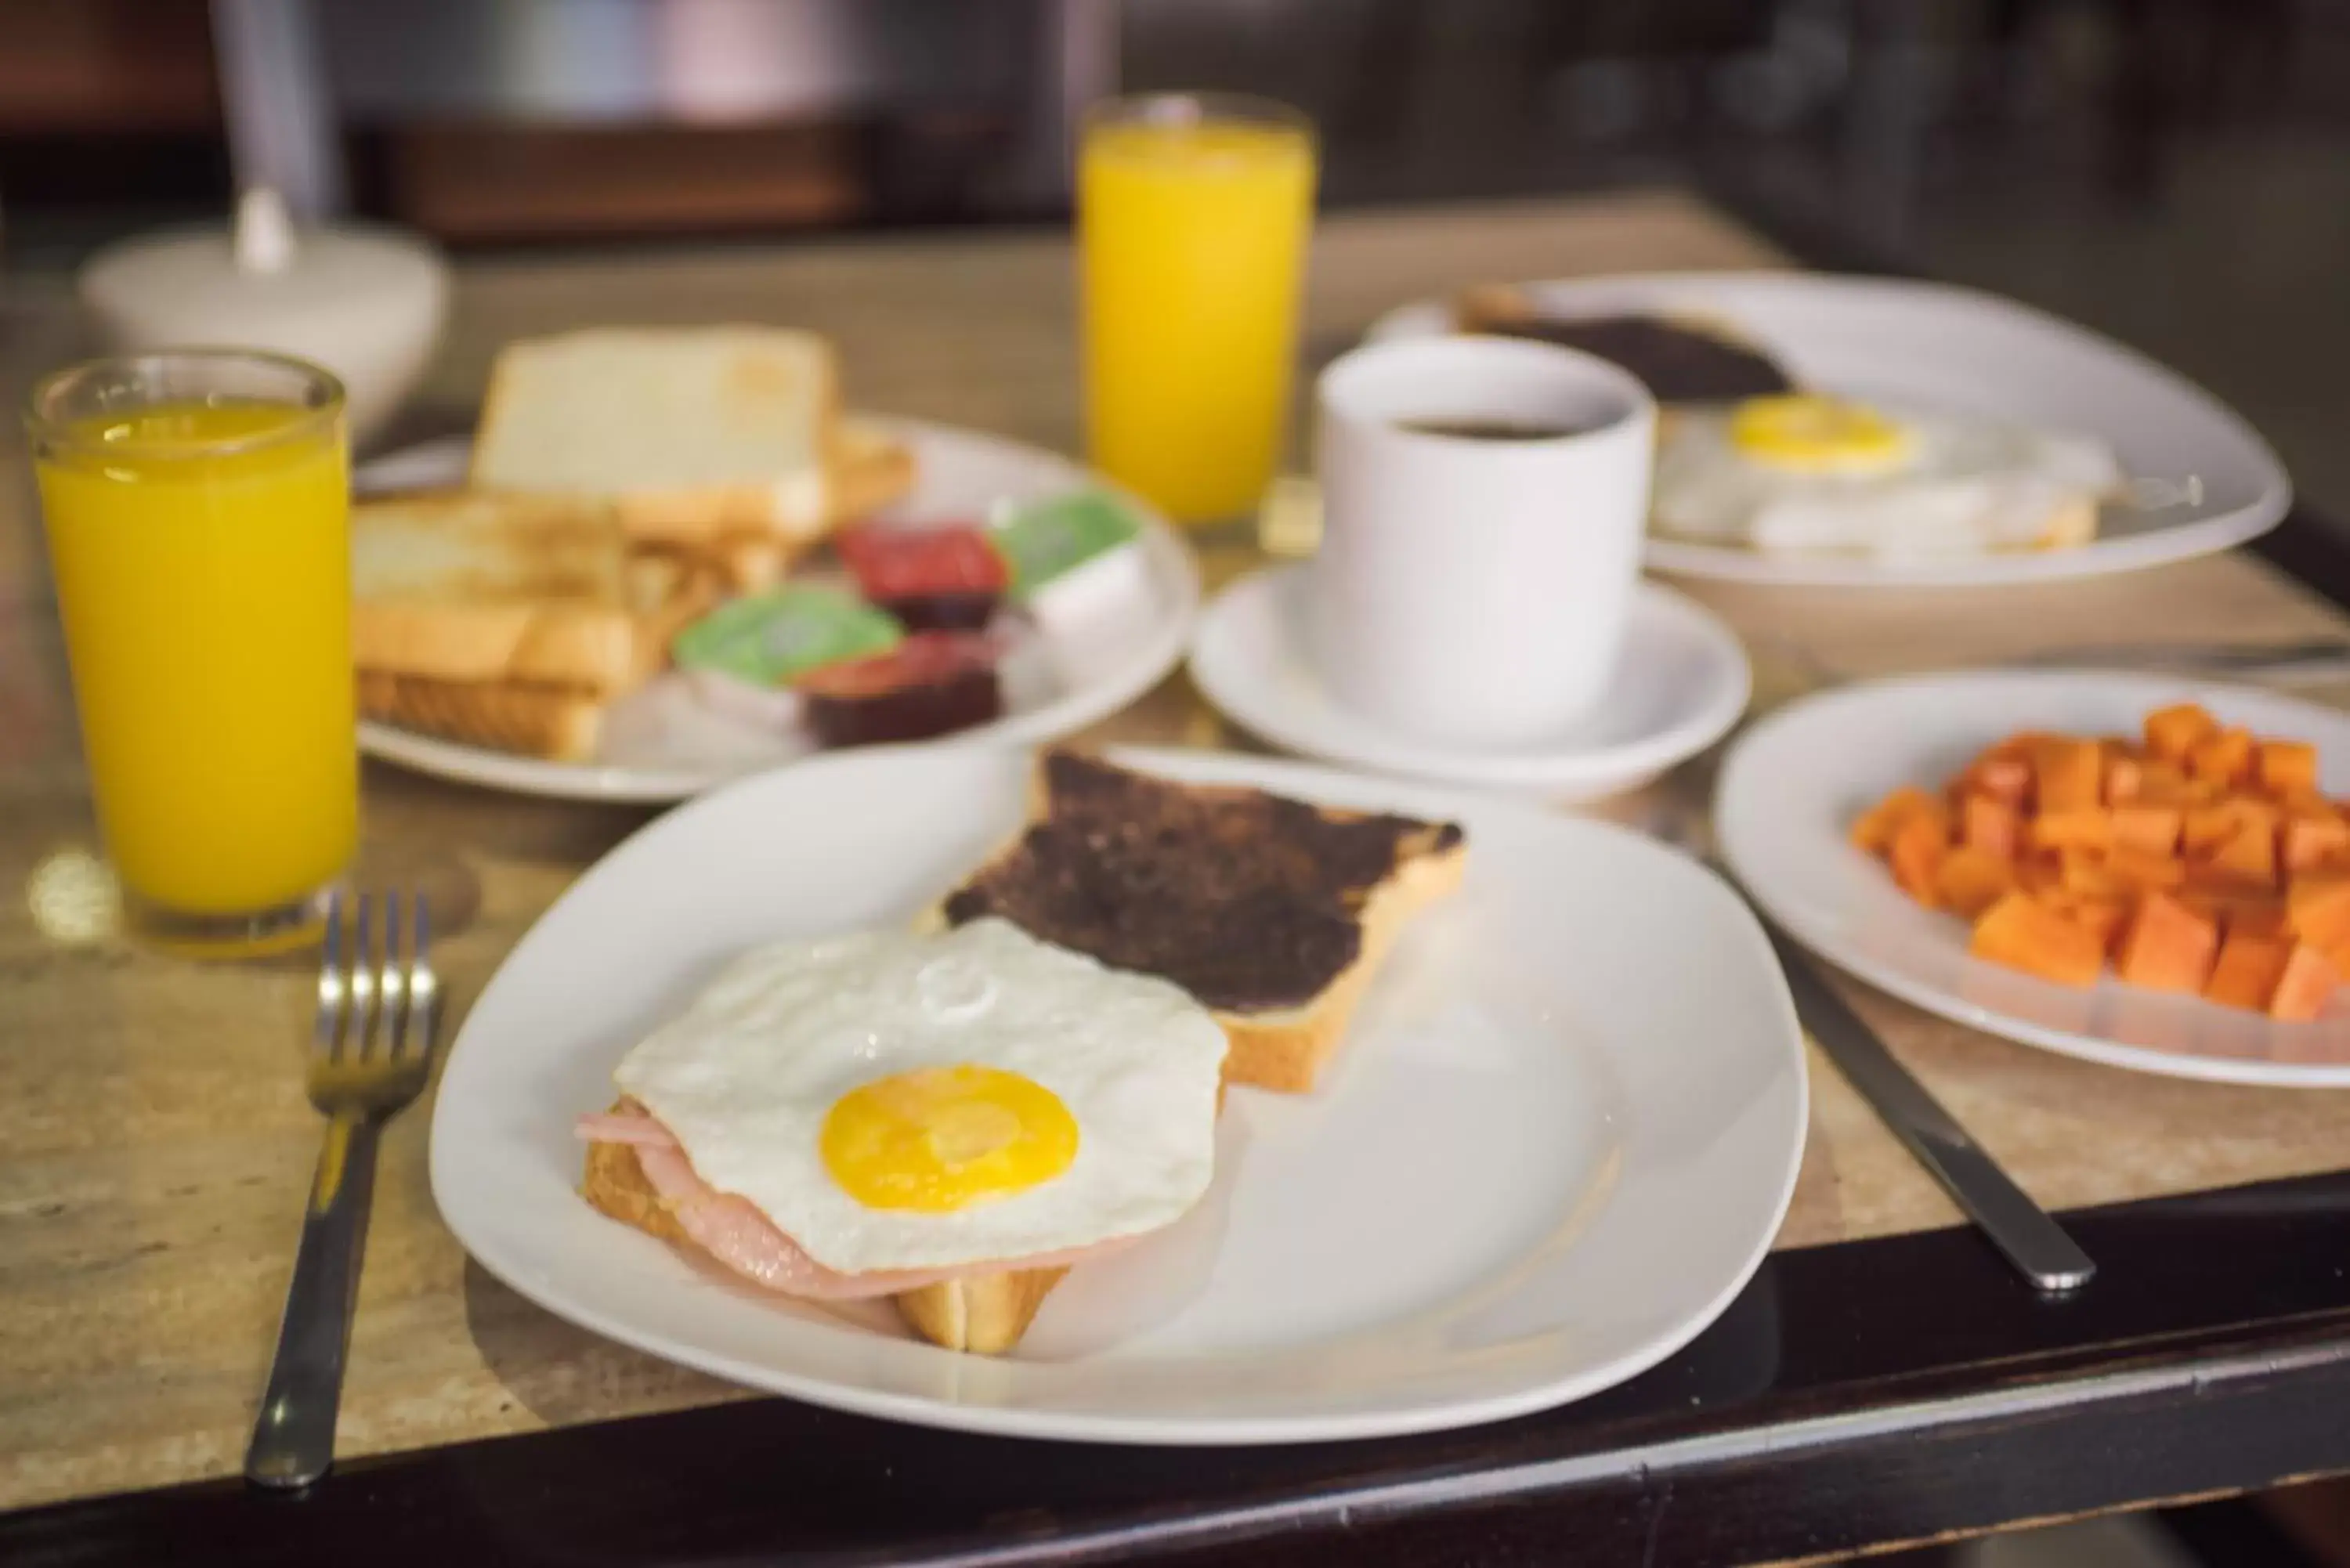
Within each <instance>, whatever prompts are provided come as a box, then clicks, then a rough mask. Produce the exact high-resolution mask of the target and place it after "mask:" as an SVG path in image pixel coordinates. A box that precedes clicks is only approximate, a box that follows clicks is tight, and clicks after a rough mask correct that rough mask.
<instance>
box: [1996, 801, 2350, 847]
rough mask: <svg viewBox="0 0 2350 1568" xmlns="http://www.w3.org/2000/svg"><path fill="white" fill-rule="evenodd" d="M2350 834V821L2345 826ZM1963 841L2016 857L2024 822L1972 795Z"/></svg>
mask: <svg viewBox="0 0 2350 1568" xmlns="http://www.w3.org/2000/svg"><path fill="white" fill-rule="evenodd" d="M2344 833H2345V836H2350V824H2345V825H2344ZM1959 842H1960V843H1961V844H1963V845H1965V846H1967V847H1968V848H1970V849H1979V850H1981V851H1982V852H1983V853H1984V854H1985V855H1990V856H1994V857H1997V858H1999V859H2002V860H2012V859H2014V858H2015V854H2016V851H2017V850H2018V849H2020V848H2022V844H2023V821H2022V818H2021V817H2020V816H2018V815H2016V810H2015V807H2014V806H2013V805H2010V804H2009V803H2008V802H2006V801H2003V800H2002V799H2000V798H1999V797H1998V796H1997V795H1992V794H1969V795H1968V796H1967V797H1966V798H1965V799H1964V800H1963V801H1960V803H1959Z"/></svg>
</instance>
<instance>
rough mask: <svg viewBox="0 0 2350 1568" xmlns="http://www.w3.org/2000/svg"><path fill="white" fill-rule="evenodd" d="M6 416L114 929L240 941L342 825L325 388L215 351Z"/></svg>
mask: <svg viewBox="0 0 2350 1568" xmlns="http://www.w3.org/2000/svg"><path fill="white" fill-rule="evenodd" d="M26 426H27V429H28V431H29V432H30V434H31V437H32V444H33V453H34V459H35V466H36V472H37V474H38V477H39V482H40V491H41V511H42V515H43V519H44V521H45V522H46V524H47V532H48V540H49V561H50V565H51V567H52V570H53V573H54V576H55V577H56V579H57V607H58V611H59V614H60V615H61V616H62V618H63V619H64V622H65V633H66V654H67V658H68V661H69V663H70V664H71V665H72V669H73V684H74V695H75V701H76V706H77V707H78V709H79V711H80V715H81V731H82V746H83V750H84V753H85V754H86V756H87V758H88V766H89V780H90V789H91V793H92V794H93V796H94V797H95V800H96V804H97V807H98V819H99V828H100V830H101V831H102V832H103V834H104V835H105V838H106V846H107V851H108V855H109V858H110V859H111V860H112V861H113V863H114V868H115V873H116V876H117V877H118V878H119V880H120V883H121V887H122V891H123V895H124V903H125V909H126V913H127V915H128V916H129V918H130V922H131V924H132V926H133V929H137V930H140V931H141V932H142V933H144V934H146V935H148V936H150V937H151V938H155V939H158V940H163V941H165V942H167V943H170V944H172V945H177V946H182V947H190V948H194V949H198V950H226V951H236V950H257V949H264V948H266V947H268V946H271V945H276V943H280V942H283V941H285V940H291V939H292V938H293V937H294V936H296V934H298V933H302V932H305V931H307V929H310V928H311V926H312V925H313V924H314V923H315V920H316V918H317V906H318V898H319V895H320V894H321V893H322V892H323V891H324V890H325V889H326V888H327V887H328V885H329V884H331V883H332V882H333V881H334V880H335V879H336V878H337V877H339V876H340V875H341V874H342V872H343V871H344V870H345V869H346V868H347V867H348V865H349V864H350V861H351V857H352V854H353V851H354V849H355V848H356V846H357V842H358V836H359V759H358V750H357V743H356V738H355V736H356V726H355V722H354V715H353V697H352V674H351V633H350V599H351V567H350V520H349V485H348V477H347V472H346V470H347V458H346V454H345V441H344V431H343V389H342V387H341V385H340V384H339V383H338V382H337V381H336V379H334V378H333V377H332V376H330V375H328V373H327V372H326V371H324V370H321V369H317V368H316V367H314V366H310V365H307V364H304V363H302V362H301V361H299V360H296V359H287V358H277V357H276V356H274V355H267V354H255V353H244V352H239V351H233V350H189V351H185V352H177V353H164V354H150V355H141V356H138V357H136V358H120V359H104V360H98V361H95V362H92V363H90V364H86V365H79V366H76V367H74V368H72V369H66V370H60V371H58V372H57V373H56V374H55V375H52V376H50V377H48V378H47V379H45V380H44V381H42V382H41V383H40V385H39V386H37V387H36V388H35V389H34V391H33V397H32V401H31V404H30V406H29V408H28V409H27V410H26Z"/></svg>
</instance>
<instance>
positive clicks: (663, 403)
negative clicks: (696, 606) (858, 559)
mask: <svg viewBox="0 0 2350 1568" xmlns="http://www.w3.org/2000/svg"><path fill="white" fill-rule="evenodd" d="M837 388H838V376H837V370H836V368H835V365H834V358H833V352H832V346H831V345H830V344H829V343H827V341H826V340H825V339H824V338H822V337H818V336H816V334H814V333H810V332H799V331H794V330H790V329H787V328H781V327H746V326H735V327H599V328H594V329H590V330H587V331H582V332H571V333H565V334H562V335H560V336H556V337H539V338H527V339H523V340H519V341H516V342H514V343H509V344H508V345H506V347H505V348H503V349H501V350H500V351H499V353H498V357H497V359H496V362H495V363H494V365H493V366H492V368H491V371H490V386H489V392H488V395H487V397H486V398H485V400H484V404H483V409H482V421H481V426H480V429H479V431H477V432H476V434H475V437H474V441H473V471H472V484H473V487H474V488H475V489H481V490H504V491H518V492H524V493H536V494H558V495H569V496H585V497H593V498H595V499H598V500H600V501H605V502H608V503H609V504H611V505H612V506H613V508H614V509H615V511H616V512H617V513H618V514H619V518H620V521H621V524H622V526H623V527H624V528H626V529H627V530H628V531H629V534H630V535H632V536H633V537H636V538H639V539H642V540H646V541H661V542H667V543H671V544H690V543H696V542H710V541H715V540H718V539H722V538H723V537H725V536H727V535H733V534H740V533H756V534H766V535H775V536H777V537H781V538H784V539H786V540H792V539H812V538H815V537H818V536H820V535H822V534H823V532H824V531H825V529H826V528H827V526H828V525H829V523H830V521H831V519H832V517H833V515H834V508H833V498H832V483H831V479H832V475H831V472H830V470H831V466H832V461H833V452H834V447H835V433H836V427H837V407H838V390H837Z"/></svg>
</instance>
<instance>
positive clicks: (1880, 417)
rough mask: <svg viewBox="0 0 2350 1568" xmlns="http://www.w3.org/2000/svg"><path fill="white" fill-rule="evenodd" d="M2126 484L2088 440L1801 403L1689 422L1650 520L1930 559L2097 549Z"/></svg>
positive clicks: (1754, 541)
mask: <svg viewBox="0 0 2350 1568" xmlns="http://www.w3.org/2000/svg"><path fill="white" fill-rule="evenodd" d="M2121 482H2122V476H2121V472H2120V470H2119V467H2118V466H2117V465H2116V462H2115V460H2114V454H2113V452H2111V451H2110V450H2109V449H2108V448H2106V446H2105V445H2104V444H2103V443H2102V442H2099V441H2094V440H2092V439H2090V438H2088V437H2085V436H2078V435H2071V434H2064V433H2059V432H2056V431H2038V430H2033V429H2031V428H2028V427H2026V426H2023V425H2018V424H2011V423H2006V422H2002V421H1997V420H1991V419H1984V418H1981V417H1980V416H1976V415H1970V414H1956V413H1947V412H1929V411H1925V410H1908V409H1897V408H1894V407H1891V406H1887V405H1871V404H1863V403H1859V402H1853V401H1847V400H1842V399H1836V398H1828V397H1821V396H1817V395H1814V394H1810V393H1793V394H1789V395H1786V396H1782V397H1768V398H1752V399H1749V400H1746V401H1744V402H1742V403H1736V404H1733V405H1731V406H1729V407H1727V408H1706V409H1690V410H1681V411H1679V412H1678V413H1677V414H1676V416H1675V417H1674V419H1673V420H1672V421H1669V425H1668V427H1667V428H1665V429H1664V430H1662V431H1660V432H1659V438H1658V450H1657V469H1656V482H1655V494H1654V498H1653V502H1652V504H1651V511H1652V514H1653V518H1654V523H1655V526H1656V528H1657V530H1658V531H1659V533H1663V534H1669V535H1673V536H1675V537H1677V538H1682V539H1691V540H1700V541H1705V542H1708V543H1718V544H1738V545H1751V546H1752V547H1753V548H1755V549H1758V550H1764V551H1771V552H1774V553H1775V552H1783V551H1825V550H1833V551H1844V552H1849V553H1856V554H1860V555H1866V556H1877V557H1878V558H1880V559H1887V560H1899V559H1911V558H1925V559H1931V558H1934V557H1938V556H1978V555H1982V554H1985V553H1987V552H1990V551H1995V550H2033V549H2055V548H2060V547H2063V546H2066V545H2079V544H2085V543H2086V542H2087V541H2088V540H2089V539H2090V538H2092V537H2093V536H2095V533H2096V525H2097V522H2096V520H2097V505H2098V503H2099V501H2100V500H2101V499H2102V498H2103V497H2105V496H2106V495H2108V494H2111V493H2115V492H2116V491H2117V490H2118V489H2119V488H2120V486H2121Z"/></svg>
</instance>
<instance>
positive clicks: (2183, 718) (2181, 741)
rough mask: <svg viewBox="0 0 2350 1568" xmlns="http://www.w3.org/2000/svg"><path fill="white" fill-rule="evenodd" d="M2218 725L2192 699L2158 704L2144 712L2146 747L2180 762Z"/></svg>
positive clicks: (2158, 754)
mask: <svg viewBox="0 0 2350 1568" xmlns="http://www.w3.org/2000/svg"><path fill="white" fill-rule="evenodd" d="M2219 727H2220V726H2219V723H2218V722H2216V721H2215V720H2213V718H2212V717H2211V715H2210V714H2209V713H2206V712H2205V711H2203V710H2202V709H2200V708H2199V707H2197V706H2196V705H2195V704H2194V703H2192V702H2180V703H2177V704H2174V705H2173V706H2171V707H2168V708H2159V709H2157V710H2156V711H2153V712H2151V713H2148V714H2147V716H2146V749H2147V751H2149V752H2152V753H2154V754H2155V755H2156V756H2158V757H2164V758H2168V760H2169V761H2171V762H2174V763H2180V764H2182V765H2183V764H2184V763H2186V761H2187V757H2188V753H2190V752H2192V751H2194V749H2195V748H2196V747H2197V746H2198V745H2199V744H2200V743H2201V742H2202V741H2203V740H2204V738H2205V737H2206V736H2208V735H2210V733H2211V732H2213V731H2215V730H2217V729H2218V728H2219Z"/></svg>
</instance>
